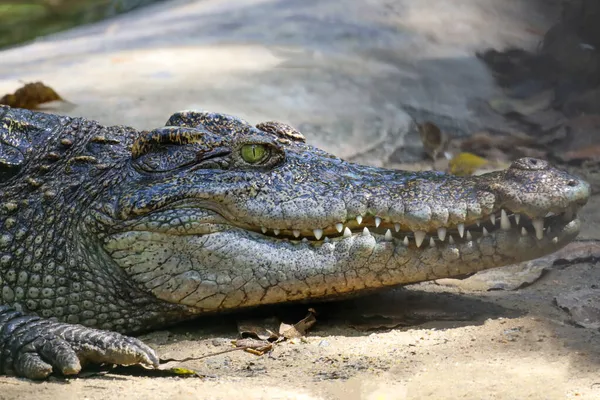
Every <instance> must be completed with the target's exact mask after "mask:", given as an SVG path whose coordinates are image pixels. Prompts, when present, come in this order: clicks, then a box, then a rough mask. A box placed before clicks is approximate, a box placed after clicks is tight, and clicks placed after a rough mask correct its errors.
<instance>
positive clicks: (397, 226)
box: [394, 224, 400, 232]
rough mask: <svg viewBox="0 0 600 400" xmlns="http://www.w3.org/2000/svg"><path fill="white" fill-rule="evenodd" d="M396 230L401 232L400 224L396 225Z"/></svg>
mask: <svg viewBox="0 0 600 400" xmlns="http://www.w3.org/2000/svg"><path fill="white" fill-rule="evenodd" d="M394 230H395V231H396V232H400V224H394Z"/></svg>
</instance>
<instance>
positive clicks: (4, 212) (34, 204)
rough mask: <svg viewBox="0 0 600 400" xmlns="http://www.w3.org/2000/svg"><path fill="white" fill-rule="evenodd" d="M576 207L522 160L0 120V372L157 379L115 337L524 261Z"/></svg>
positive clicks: (551, 239) (253, 130)
mask: <svg viewBox="0 0 600 400" xmlns="http://www.w3.org/2000/svg"><path fill="white" fill-rule="evenodd" d="M248 146H250V147H248ZM248 152H249V153H251V154H253V156H252V157H254V158H252V157H251V158H248V154H249V153H248ZM589 194H590V188H589V185H588V184H587V183H585V182H583V181H581V180H579V179H578V178H576V177H574V176H571V175H569V174H567V173H565V172H563V171H560V170H558V169H555V168H552V167H551V166H549V165H548V164H547V163H546V162H545V161H542V160H535V159H529V158H526V159H521V160H517V161H515V162H514V163H513V164H512V165H511V167H510V168H509V169H507V170H505V171H500V172H493V173H489V174H485V175H482V176H474V177H455V176H450V175H446V174H442V173H436V172H406V171H397V170H387V169H381V168H374V167H368V166H361V165H356V164H352V163H348V162H345V161H343V160H341V159H339V158H337V157H335V156H333V155H331V154H328V153H326V152H323V151H321V150H319V149H316V148H314V147H311V146H309V145H307V144H305V143H304V138H303V137H302V135H301V134H300V133H299V132H297V131H295V130H294V129H293V128H291V127H289V126H287V125H284V124H278V123H263V124H259V125H257V127H254V126H251V125H250V124H248V123H246V122H244V121H242V120H239V119H237V118H234V117H230V116H226V115H221V114H211V113H201V112H183V113H178V114H175V115H173V116H172V117H171V118H170V120H169V121H168V122H167V127H165V128H159V129H157V130H154V131H151V132H137V131H135V130H134V129H132V128H127V127H122V126H117V127H104V126H101V125H99V124H98V123H96V122H93V121H88V120H85V119H79V118H75V119H74V118H69V117H61V116H56V115H51V114H44V113H36V112H30V111H25V110H19V109H10V108H8V107H0V373H6V374H15V375H21V376H27V377H30V378H44V377H46V376H47V375H48V374H50V373H51V372H52V370H53V368H54V370H55V371H57V372H60V373H64V374H75V373H77V372H79V370H80V369H81V366H82V364H85V363H88V362H96V363H97V362H109V363H118V364H134V363H143V364H146V365H156V364H157V362H158V359H157V357H156V354H155V353H154V351H153V350H152V349H150V348H148V347H147V346H146V345H144V344H143V343H141V342H140V341H138V340H137V339H133V338H129V337H126V336H122V335H121V334H126V333H135V332H140V331H144V330H149V329H152V328H157V327H162V326H165V325H167V324H172V323H175V322H177V321H181V320H185V319H189V318H193V317H194V316H197V315H199V314H202V313H208V312H219V311H226V310H237V309H242V308H245V307H253V306H258V305H262V304H273V303H281V302H288V301H298V300H309V299H320V298H326V297H336V296H343V295H347V294H354V293H359V292H361V291H365V290H372V289H378V288H384V287H388V286H393V285H399V284H408V283H414V282H419V281H425V280H431V279H437V278H442V277H450V276H456V275H462V274H465V273H473V272H476V271H479V270H482V269H485V268H491V267H498V266H502V265H507V264H511V263H515V262H519V261H524V260H529V259H533V258H537V257H540V256H543V255H545V254H548V253H551V252H553V251H555V250H557V249H559V248H560V247H562V246H564V245H565V244H566V243H568V242H569V241H571V240H573V239H574V238H575V237H576V235H577V233H578V231H579V220H578V219H577V217H576V212H577V210H578V209H579V208H580V207H581V206H582V205H584V204H585V203H586V201H587V199H588V197H589ZM501 210H505V211H506V214H503V212H502V211H501ZM517 213H518V214H519V216H520V217H518V216H516V215H514V214H517ZM548 213H552V214H553V215H552V214H551V215H550V216H547V214H548ZM492 216H494V217H495V222H493V221H492V220H491V218H492V219H494V217H492ZM357 217H358V221H357ZM517 219H518V220H519V223H518V224H517V221H516V220H517ZM532 220H535V221H537V224H538V225H537V227H538V231H537V233H538V235H539V238H536V230H535V229H534V228H533V226H532ZM542 221H543V222H542ZM478 222H479V225H478ZM540 223H543V230H542V229H539V228H540V226H541V225H540ZM340 224H341V225H340ZM460 224H464V226H465V229H464V230H463V229H462V225H460ZM376 225H378V227H376ZM365 227H366V228H367V229H365ZM346 228H348V229H346ZM388 229H389V232H388ZM339 231H341V232H339ZM413 232H414V233H413ZM325 237H327V239H325ZM303 238H305V240H304V241H302V239H303ZM421 240H422V242H421ZM416 241H417V242H419V243H418V244H419V245H420V246H417V243H416ZM96 329H101V330H96Z"/></svg>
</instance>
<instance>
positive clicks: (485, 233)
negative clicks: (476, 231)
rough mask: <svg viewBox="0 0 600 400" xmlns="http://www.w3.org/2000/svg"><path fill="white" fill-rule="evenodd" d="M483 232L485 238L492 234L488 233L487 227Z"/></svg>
mask: <svg viewBox="0 0 600 400" xmlns="http://www.w3.org/2000/svg"><path fill="white" fill-rule="evenodd" d="M481 232H482V233H483V236H488V235H489V234H490V233H489V232H488V230H487V229H485V226H484V227H483V229H482V230H481Z"/></svg>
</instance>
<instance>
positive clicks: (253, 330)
mask: <svg viewBox="0 0 600 400" xmlns="http://www.w3.org/2000/svg"><path fill="white" fill-rule="evenodd" d="M278 327H279V320H278V319H277V318H275V317H269V318H262V319H261V318H259V319H248V320H244V321H239V322H238V332H239V334H240V336H241V337H254V338H258V339H260V340H277V339H279V333H278Z"/></svg>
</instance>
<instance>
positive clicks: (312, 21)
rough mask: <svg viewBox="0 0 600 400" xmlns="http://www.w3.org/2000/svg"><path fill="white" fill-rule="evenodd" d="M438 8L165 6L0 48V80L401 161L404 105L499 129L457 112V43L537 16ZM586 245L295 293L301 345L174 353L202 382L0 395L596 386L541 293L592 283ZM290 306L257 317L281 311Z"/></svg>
mask: <svg viewBox="0 0 600 400" xmlns="http://www.w3.org/2000/svg"><path fill="white" fill-rule="evenodd" d="M448 3H450V2H447V1H442V0H437V1H435V0H427V1H425V0H421V1H411V0H404V1H397V2H389V1H388V2H385V1H378V0H371V1H364V2H359V1H355V0H344V1H321V2H313V1H306V2H287V3H286V4H285V5H284V4H283V3H282V2H278V1H266V0H262V1H261V0H232V1H224V0H205V1H173V2H167V3H165V4H161V5H158V6H156V7H149V8H148V9H145V10H141V11H139V12H135V13H132V14H128V15H124V16H121V17H119V18H116V19H114V20H110V21H105V22H103V23H101V24H98V25H94V26H90V27H86V28H83V29H78V30H74V31H71V32H67V33H64V34H61V35H58V36H56V37H53V38H51V39H48V40H45V41H40V42H37V43H34V44H31V45H28V46H24V47H19V48H15V49H11V50H7V51H4V52H1V53H0V93H4V92H9V91H12V90H14V89H16V88H17V87H18V86H19V85H20V83H19V80H24V81H32V80H42V81H44V82H45V83H47V84H50V85H51V86H53V87H54V88H55V89H57V90H58V91H59V92H60V94H61V95H63V97H65V98H67V99H68V100H69V101H71V102H73V103H75V105H76V106H74V107H71V108H58V109H55V111H57V112H63V113H67V114H71V115H78V116H85V117H88V118H94V119H98V120H100V121H101V122H104V123H107V124H127V125H132V126H135V127H137V128H152V127H155V126H157V125H160V124H162V123H164V121H165V120H166V119H167V118H168V115H169V114H170V113H171V112H174V111H177V110H180V109H190V108H203V109H211V110H215V111H225V112H230V113H232V114H236V115H240V116H242V117H245V118H247V119H249V120H250V121H252V122H259V121H261V120H267V119H278V120H283V121H286V122H290V123H292V124H294V125H296V126H298V127H300V128H301V130H303V131H305V132H306V134H307V136H308V138H309V141H310V142H311V143H313V144H316V145H318V146H320V147H323V148H325V149H327V150H329V151H332V152H334V153H336V154H338V155H340V156H343V157H346V158H352V159H356V160H358V161H361V162H365V163H370V164H374V165H378V164H382V163H384V162H383V161H382V160H384V161H385V160H386V157H388V156H389V154H391V152H392V151H393V150H394V149H397V148H399V147H400V148H404V153H403V154H404V155H405V157H407V159H410V157H411V154H412V153H411V151H410V146H411V143H413V142H414V138H411V137H410V136H409V135H407V132H408V129H407V127H408V124H409V121H410V118H409V117H408V115H407V114H406V112H405V108H406V107H407V106H409V107H414V108H418V109H420V110H424V111H425V112H429V113H431V114H432V115H434V116H437V117H438V118H439V121H438V122H440V123H444V122H446V123H448V124H450V125H451V127H452V128H453V129H454V130H455V131H456V132H459V133H460V132H461V131H468V130H470V129H471V127H473V126H496V127H498V126H501V125H502V124H503V121H502V120H499V119H497V118H495V117H494V116H491V115H482V114H481V113H479V112H476V110H475V109H474V108H473V104H475V103H477V101H478V100H480V99H482V98H487V97H488V96H492V95H494V93H496V92H497V89H496V88H495V87H494V84H493V80H492V79H491V77H490V76H489V72H488V71H487V70H486V69H485V68H484V67H483V66H482V65H481V64H480V63H479V62H478V61H477V60H476V59H475V57H474V56H473V53H474V51H475V50H480V49H484V48H487V47H490V46H491V47H499V48H503V47H505V46H508V45H517V46H520V47H524V48H533V47H534V46H535V45H536V43H537V41H538V40H539V38H540V32H544V31H545V29H546V28H547V26H548V23H549V21H550V20H552V18H553V15H554V14H552V12H550V11H548V9H546V11H547V13H548V15H545V14H544V13H543V12H541V11H540V10H539V9H537V8H535V7H534V4H537V3H536V2H532V1H516V0H515V1H511V2H498V1H492V0H480V1H475V0H461V1H455V2H452V3H453V5H452V6H449V5H448ZM547 3H548V4H550V3H553V2H547ZM551 11H552V10H551ZM416 143H417V144H418V142H416ZM365 148H366V149H367V150H369V151H364V149H365ZM599 202H600V200H599V199H598V198H597V197H594V198H593V199H592V202H591V204H590V205H589V206H588V207H587V208H586V209H585V211H584V219H585V224H584V228H583V231H582V234H581V235H580V238H579V239H580V240H581V242H580V243H578V245H581V246H587V245H588V244H589V245H590V246H593V245H594V244H595V241H596V240H600V215H598V214H597V213H596V210H597V209H598V205H599ZM592 254H593V256H591V257H587V258H585V259H584V260H583V261H581V262H579V261H577V260H574V261H573V260H571V261H570V262H568V263H566V264H565V263H562V264H561V263H557V265H553V262H552V260H550V259H548V260H543V261H541V263H542V267H543V268H542V269H543V270H544V272H543V274H541V276H539V278H538V277H537V275H536V276H535V278H534V279H530V280H529V282H533V283H532V284H530V285H528V286H526V287H522V288H519V289H517V290H494V291H486V290H476V289H477V288H475V287H469V286H467V287H462V286H460V285H445V284H442V283H439V282H438V283H425V284H420V285H414V286H411V287H407V288H402V289H395V290H391V291H387V292H385V293H380V294H376V295H373V296H369V297H366V298H361V299H353V300H345V301H341V302H335V303H328V304H313V305H312V306H313V307H314V308H315V309H316V310H317V311H318V313H319V314H318V317H317V318H318V322H317V324H316V325H315V327H314V328H313V329H312V330H311V331H310V333H309V335H308V336H307V337H306V338H305V339H306V340H303V341H298V342H296V343H281V344H278V345H277V346H275V348H274V350H273V351H272V352H271V353H270V354H267V355H264V356H261V357H258V356H255V355H252V354H249V353H244V352H240V351H236V352H232V353H226V354H222V355H217V356H213V357H209V358H205V359H202V360H197V361H189V362H185V363H184V365H185V366H186V367H189V368H193V369H195V370H198V371H199V372H200V373H201V374H202V375H204V377H202V378H199V377H193V378H177V377H161V376H141V375H140V374H139V373H137V372H135V371H133V372H132V371H131V370H126V371H119V372H118V373H117V372H111V373H109V374H106V375H92V376H88V377H86V378H80V379H70V380H62V379H54V380H51V381H48V382H42V383H34V382H31V381H27V380H21V379H16V378H8V377H0V399H2V400H3V399H25V398H35V399H57V398H60V399H65V400H66V399H103V400H106V399H113V398H114V399H117V398H128V399H188V398H189V399H232V398H241V399H347V400H349V399H424V398H432V399H564V398H581V399H598V398H600V374H599V373H598V372H599V369H600V332H599V331H598V329H590V328H587V329H586V328H583V327H580V326H577V325H576V324H574V323H573V322H572V316H571V315H570V314H569V313H568V312H567V311H565V310H563V309H561V308H559V307H558V306H557V305H556V303H555V298H556V296H560V295H563V294H565V293H571V292H573V291H575V290H581V289H594V288H597V285H599V284H600V269H599V268H597V263H596V260H597V259H598V258H597V256H596V255H595V254H596V253H595V252H593V251H592ZM538 265H539V264H538ZM519 268H520V267H519ZM507 271H511V270H507ZM540 271H541V270H540ZM501 275H502V274H501ZM538 275H539V274H538ZM505 278H506V280H507V281H508V280H510V277H509V276H508V274H505ZM519 279H520V278H519ZM516 286H519V285H516ZM306 308H307V305H294V306H285V307H277V308H275V309H268V310H262V311H260V312H262V313H263V314H266V315H270V314H277V315H282V316H283V318H284V319H289V320H290V321H292V322H293V321H294V319H295V318H296V319H297V317H298V316H300V317H301V316H303V314H304V313H305V312H306ZM244 317H245V316H241V315H228V316H224V317H207V318H202V319H200V320H198V321H195V322H194V323H188V324H185V325H182V326H178V327H174V328H172V329H169V330H165V331H161V332H154V333H150V334H148V335H147V336H146V337H145V338H146V340H147V342H148V343H149V344H151V345H152V346H153V347H155V348H156V349H157V350H158V352H159V353H160V355H161V357H163V358H186V357H199V356H202V355H205V354H210V353H215V352H220V351H223V350H226V349H228V348H230V347H231V345H230V340H231V339H234V338H236V337H237V329H236V321H238V320H239V319H241V318H244ZM599 319H600V317H599ZM377 321H379V322H377ZM381 321H383V322H381ZM390 321H392V322H393V323H392V322H390ZM400 322H402V323H400ZM395 324H398V326H397V327H394V328H389V327H388V328H383V329H375V330H364V327H365V325H367V326H369V327H371V328H375V327H377V326H381V325H385V326H389V325H395Z"/></svg>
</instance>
